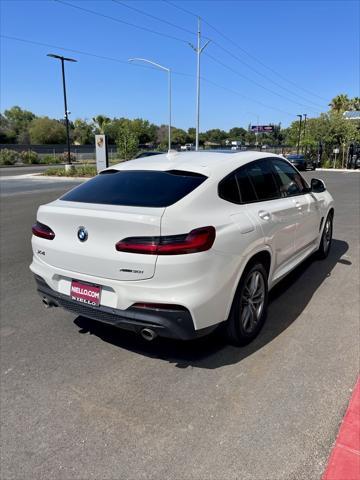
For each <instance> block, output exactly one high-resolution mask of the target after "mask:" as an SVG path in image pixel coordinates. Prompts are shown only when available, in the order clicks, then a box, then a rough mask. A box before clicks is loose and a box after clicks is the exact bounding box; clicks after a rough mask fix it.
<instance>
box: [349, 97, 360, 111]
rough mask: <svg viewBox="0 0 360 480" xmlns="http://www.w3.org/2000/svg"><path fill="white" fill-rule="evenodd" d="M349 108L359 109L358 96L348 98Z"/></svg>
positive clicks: (359, 101)
mask: <svg viewBox="0 0 360 480" xmlns="http://www.w3.org/2000/svg"><path fill="white" fill-rule="evenodd" d="M350 110H360V97H354V98H352V99H351V100H350Z"/></svg>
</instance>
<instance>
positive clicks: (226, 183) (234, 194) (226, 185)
mask: <svg viewBox="0 0 360 480" xmlns="http://www.w3.org/2000/svg"><path fill="white" fill-rule="evenodd" d="M219 197H220V198H222V199H223V200H227V201H228V202H232V203H240V195H239V188H238V184H237V182H236V178H235V175H234V174H232V175H229V176H228V177H225V178H224V180H222V181H221V182H220V184H219Z"/></svg>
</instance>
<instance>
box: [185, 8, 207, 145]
mask: <svg viewBox="0 0 360 480" xmlns="http://www.w3.org/2000/svg"><path fill="white" fill-rule="evenodd" d="M209 43H210V40H208V41H207V42H206V43H205V45H203V46H201V18H200V17H198V31H197V46H196V47H194V45H193V44H192V43H189V45H190V47H191V48H192V49H193V50H195V52H196V57H197V67H196V134H195V150H196V151H198V150H199V129H200V56H201V54H202V52H203V51H204V50H205V48H206V47H207V46H208V45H209Z"/></svg>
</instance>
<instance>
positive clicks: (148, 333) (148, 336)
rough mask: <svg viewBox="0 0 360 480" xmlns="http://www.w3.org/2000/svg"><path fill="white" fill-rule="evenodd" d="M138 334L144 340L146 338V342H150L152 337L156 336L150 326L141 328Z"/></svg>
mask: <svg viewBox="0 0 360 480" xmlns="http://www.w3.org/2000/svg"><path fill="white" fill-rule="evenodd" d="M140 335H141V336H142V338H143V339H144V340H147V341H148V342H151V341H152V340H154V338H156V337H157V333H156V332H154V330H151V328H143V329H142V330H141V332H140Z"/></svg>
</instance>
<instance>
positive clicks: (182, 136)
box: [171, 127, 188, 145]
mask: <svg viewBox="0 0 360 480" xmlns="http://www.w3.org/2000/svg"><path fill="white" fill-rule="evenodd" d="M187 139H188V135H187V133H186V132H185V130H182V129H181V128H175V127H172V128H171V143H172V144H173V145H174V144H175V145H183V144H185V143H186V141H187Z"/></svg>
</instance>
